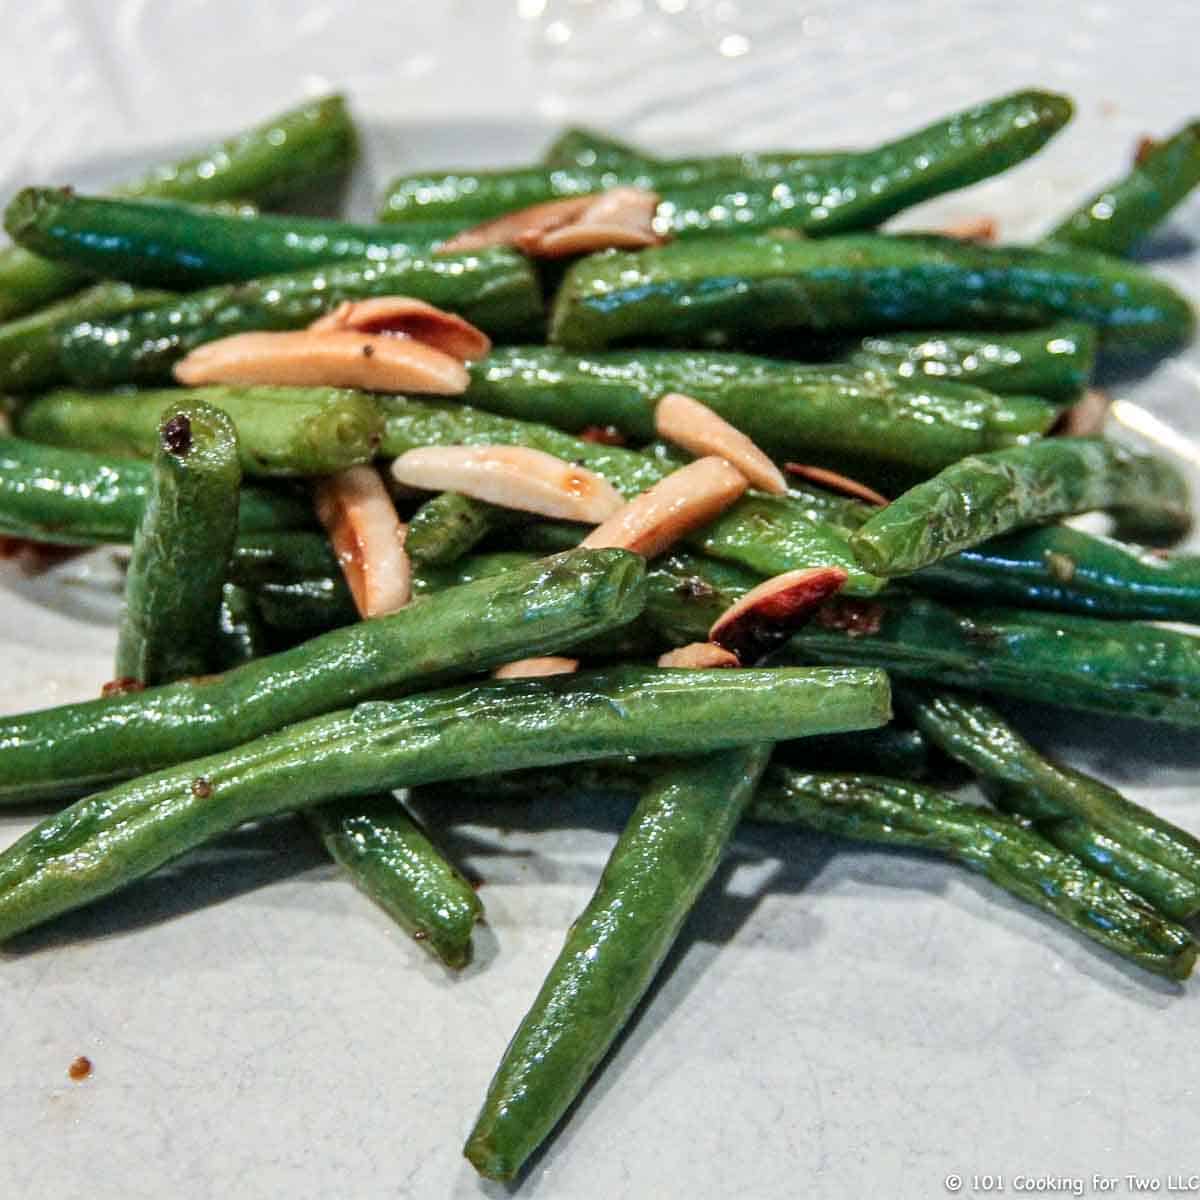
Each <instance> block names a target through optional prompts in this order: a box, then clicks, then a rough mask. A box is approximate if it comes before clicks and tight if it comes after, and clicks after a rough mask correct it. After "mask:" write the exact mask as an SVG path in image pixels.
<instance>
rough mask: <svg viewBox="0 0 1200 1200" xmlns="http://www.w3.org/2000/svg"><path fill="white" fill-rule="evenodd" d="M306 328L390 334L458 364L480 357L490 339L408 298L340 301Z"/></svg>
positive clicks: (452, 315) (449, 315) (468, 324)
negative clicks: (423, 346) (431, 348)
mask: <svg viewBox="0 0 1200 1200" xmlns="http://www.w3.org/2000/svg"><path fill="white" fill-rule="evenodd" d="M309 329H310V330H312V331H313V332H314V333H337V332H339V331H341V330H345V329H349V330H353V331H354V332H356V333H390V334H392V335H394V336H398V337H410V338H412V339H413V340H414V341H417V342H422V343H424V344H425V345H426V346H431V347H433V349H434V350H440V351H441V352H442V353H443V354H448V355H450V357H451V358H457V359H458V360H459V361H460V362H471V361H472V360H474V359H476V358H483V357H484V355H486V354H487V353H488V351H489V350H491V348H492V340H491V338H489V337H488V335H487V334H486V333H484V332H483V330H482V329H476V328H475V326H474V325H472V324H471V322H470V321H464V320H463V318H462V317H460V316H458V315H457V314H456V313H449V312H446V311H445V310H443V309H440V308H434V306H433V305H432V304H426V303H425V301H424V300H415V299H413V297H412V296H376V297H374V298H373V299H370V300H343V301H342V302H341V304H339V305H338V306H337V308H335V309H334V310H333V311H332V312H327V313H326V314H325V315H324V316H323V317H318V318H317V319H316V320H315V321H314V322H313V323H312V324H311V325H310V326H309Z"/></svg>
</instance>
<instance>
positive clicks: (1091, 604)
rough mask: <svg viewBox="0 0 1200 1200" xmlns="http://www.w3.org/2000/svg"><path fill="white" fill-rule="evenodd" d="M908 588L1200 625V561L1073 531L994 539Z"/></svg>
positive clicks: (1046, 529) (1049, 528)
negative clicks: (1149, 550)
mask: <svg viewBox="0 0 1200 1200" xmlns="http://www.w3.org/2000/svg"><path fill="white" fill-rule="evenodd" d="M905 582H906V583H908V584H911V585H912V586H913V587H919V588H921V590H922V591H926V590H928V591H932V592H934V593H935V594H943V595H948V596H961V597H963V598H964V599H970V600H975V601H977V602H979V603H981V604H983V603H992V604H1010V605H1015V606H1017V607H1024V608H1051V609H1056V610H1058V611H1059V612H1077V613H1084V614H1091V615H1093V616H1097V617H1110V618H1119V619H1124V620H1130V621H1189V622H1191V623H1192V624H1194V625H1200V556H1197V555H1194V554H1177V555H1170V556H1167V555H1163V554H1162V553H1156V552H1148V551H1145V550H1141V549H1139V548H1138V547H1137V546H1126V545H1124V544H1122V543H1121V542H1116V541H1113V540H1112V539H1111V538H1105V537H1097V536H1095V535H1094V534H1090V533H1083V532H1082V531H1080V530H1078V529H1072V528H1070V527H1069V526H1067V525H1046V526H1043V527H1041V528H1037V529H1025V530H1021V531H1019V532H1017V533H1009V534H1006V535H1005V536H1004V537H1000V538H993V539H991V540H990V541H986V542H984V543H983V544H982V545H979V546H972V547H970V548H968V549H966V550H963V551H961V552H960V553H958V554H955V555H951V557H949V558H944V559H942V560H941V562H938V563H934V564H933V565H932V566H929V567H924V568H922V569H921V570H920V571H918V572H917V574H915V575H912V576H910V577H909V578H908V579H907V580H906V581H905Z"/></svg>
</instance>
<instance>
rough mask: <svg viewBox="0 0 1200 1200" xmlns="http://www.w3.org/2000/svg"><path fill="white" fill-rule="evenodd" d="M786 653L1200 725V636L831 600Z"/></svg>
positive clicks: (890, 600)
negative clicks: (870, 666)
mask: <svg viewBox="0 0 1200 1200" xmlns="http://www.w3.org/2000/svg"><path fill="white" fill-rule="evenodd" d="M788 649H789V652H790V653H791V654H794V655H798V656H800V657H801V658H802V659H803V660H804V661H808V662H813V661H816V662H851V663H861V664H864V665H872V666H874V665H879V666H884V667H886V668H887V670H888V671H890V672H891V673H892V674H893V675H896V676H898V677H900V678H903V679H913V680H918V681H921V682H925V683H939V684H947V685H949V686H952V687H961V688H965V689H967V690H968V691H972V692H991V693H996V694H998V695H1003V696H1015V697H1016V698H1018V699H1021V700H1040V701H1043V702H1045V703H1049V704H1054V705H1059V706H1062V707H1064V708H1077V709H1083V710H1085V711H1091V712H1101V713H1111V714H1113V715H1115V716H1124V717H1141V718H1143V719H1146V720H1153V721H1166V722H1170V723H1172V724H1176V725H1185V726H1195V725H1200V637H1192V636H1190V635H1188V634H1186V633H1179V632H1177V631H1176V630H1173V629H1164V628H1161V627H1159V626H1156V625H1144V624H1142V623H1140V622H1137V621H1101V620H1096V619H1094V618H1092V617H1077V616H1071V615H1067V614H1064V613H1051V612H1031V611H1027V610H1020V609H1011V608H968V607H966V606H955V607H954V608H951V607H949V606H948V605H943V604H939V603H937V602H935V601H933V600H930V599H928V598H926V597H924V596H904V595H891V594H885V595H884V596H881V597H879V598H878V599H875V600H869V601H851V600H838V599H835V600H834V601H832V602H831V603H829V604H827V605H826V607H825V609H824V610H823V611H822V613H820V614H818V617H817V620H816V621H814V622H813V623H812V624H811V625H809V626H807V627H806V628H805V629H803V630H801V631H800V632H799V633H798V634H796V636H795V637H793V638H792V640H791V642H789V643H788ZM785 657H786V656H785Z"/></svg>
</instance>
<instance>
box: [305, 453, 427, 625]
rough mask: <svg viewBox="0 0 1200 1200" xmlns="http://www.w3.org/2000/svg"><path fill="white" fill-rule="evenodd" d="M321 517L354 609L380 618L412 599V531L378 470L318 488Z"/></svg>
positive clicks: (357, 471)
mask: <svg viewBox="0 0 1200 1200" xmlns="http://www.w3.org/2000/svg"><path fill="white" fill-rule="evenodd" d="M316 501H317V517H318V519H319V520H320V522H321V524H322V525H324V526H325V529H326V530H327V531H328V533H329V540H330V541H331V542H332V543H333V550H334V553H335V554H336V555H337V560H338V563H339V564H340V565H341V568H342V574H343V575H345V577H346V582H347V583H348V584H349V585H350V594H351V595H352V596H353V597H354V605H355V607H356V608H357V609H358V611H359V613H360V614H361V615H362V616H364V617H381V616H383V615H384V614H385V613H390V612H395V611H396V610H397V609H399V608H403V607H404V606H405V605H406V604H407V603H408V602H409V600H410V599H411V598H412V569H411V567H410V565H409V561H408V554H407V552H406V551H405V549H404V539H405V537H406V536H407V534H408V526H407V525H405V524H403V522H402V521H401V520H400V518H399V517H398V516H397V515H396V506H395V505H394V504H393V503H392V498H391V497H390V496H389V495H388V491H387V488H386V487H385V486H384V482H383V480H382V479H381V478H380V476H379V472H378V471H376V470H375V468H374V467H349V468H347V469H346V470H345V471H339V472H338V473H337V474H336V475H330V476H328V477H327V478H325V479H322V480H320V481H319V482H318V483H317V488H316Z"/></svg>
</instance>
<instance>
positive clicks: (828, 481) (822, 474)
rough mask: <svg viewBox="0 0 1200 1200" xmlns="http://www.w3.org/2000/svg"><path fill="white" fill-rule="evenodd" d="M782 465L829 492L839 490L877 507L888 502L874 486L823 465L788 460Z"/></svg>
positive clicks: (882, 506)
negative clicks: (871, 486) (816, 465)
mask: <svg viewBox="0 0 1200 1200" xmlns="http://www.w3.org/2000/svg"><path fill="white" fill-rule="evenodd" d="M783 465H784V469H785V470H786V471H787V473H788V474H789V475H799V476H800V478H801V479H807V480H808V481H809V482H810V483H818V484H820V485H821V486H822V487H826V488H829V490H830V491H831V492H839V493H841V495H843V496H851V497H853V498H854V499H855V500H865V501H866V502H867V503H868V504H875V505H877V506H878V507H879V508H887V506H888V504H889V503H890V501H889V500H888V498H887V497H886V496H881V495H880V494H879V493H878V492H877V491H876V490H875V489H874V488H870V487H867V485H866V484H865V483H859V481H858V480H857V479H851V478H850V476H849V475H841V474H839V473H838V472H837V471H828V470H826V469H825V468H824V467H814V466H810V465H809V464H808V463H794V462H790V463H784V464H783Z"/></svg>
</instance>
